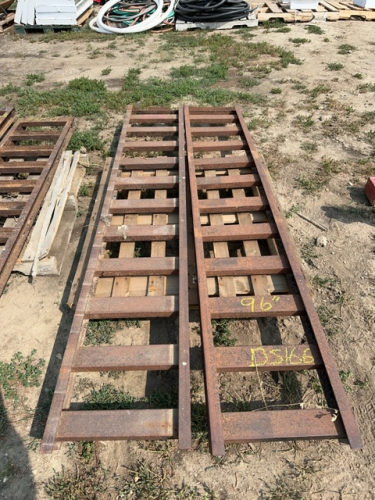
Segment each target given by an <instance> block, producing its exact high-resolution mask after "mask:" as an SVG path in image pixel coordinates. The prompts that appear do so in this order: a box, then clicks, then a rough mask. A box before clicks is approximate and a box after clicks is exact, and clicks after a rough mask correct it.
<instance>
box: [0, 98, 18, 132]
mask: <svg viewBox="0 0 375 500" xmlns="http://www.w3.org/2000/svg"><path fill="white" fill-rule="evenodd" d="M14 114H15V111H14V107H13V106H9V107H7V108H0V140H1V139H2V137H3V136H4V134H5V133H6V131H7V130H8V129H9V128H10V127H11V125H12V123H13V120H14Z"/></svg>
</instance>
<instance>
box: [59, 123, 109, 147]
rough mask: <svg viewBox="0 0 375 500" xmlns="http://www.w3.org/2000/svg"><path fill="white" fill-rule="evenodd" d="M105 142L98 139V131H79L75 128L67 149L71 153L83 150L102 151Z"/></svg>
mask: <svg viewBox="0 0 375 500" xmlns="http://www.w3.org/2000/svg"><path fill="white" fill-rule="evenodd" d="M104 146H105V142H104V141H103V140H102V139H100V137H99V130H98V129H96V128H95V129H90V130H83V131H81V130H79V129H78V128H76V129H75V130H74V133H73V135H72V138H71V139H70V143H69V146H68V147H69V149H71V150H72V151H79V150H80V149H81V148H85V149H86V151H94V150H96V151H103V150H104Z"/></svg>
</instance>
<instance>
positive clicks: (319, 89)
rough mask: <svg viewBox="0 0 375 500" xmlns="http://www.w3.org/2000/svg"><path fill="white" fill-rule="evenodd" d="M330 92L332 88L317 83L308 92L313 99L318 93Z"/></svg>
mask: <svg viewBox="0 0 375 500" xmlns="http://www.w3.org/2000/svg"><path fill="white" fill-rule="evenodd" d="M329 92H332V90H331V88H330V87H328V86H327V85H317V86H316V87H314V88H313V89H311V90H309V91H308V92H307V93H308V94H309V96H310V97H312V99H316V98H317V97H318V95H320V94H328V93H329Z"/></svg>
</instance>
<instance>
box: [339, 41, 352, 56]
mask: <svg viewBox="0 0 375 500" xmlns="http://www.w3.org/2000/svg"><path fill="white" fill-rule="evenodd" d="M353 50H357V47H355V46H354V45H350V44H349V43H342V44H341V45H339V50H338V53H339V54H350V53H351V52H353Z"/></svg>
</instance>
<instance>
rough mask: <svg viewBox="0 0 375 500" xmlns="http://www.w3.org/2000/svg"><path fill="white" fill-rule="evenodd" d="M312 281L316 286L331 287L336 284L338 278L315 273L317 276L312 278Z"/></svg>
mask: <svg viewBox="0 0 375 500" xmlns="http://www.w3.org/2000/svg"><path fill="white" fill-rule="evenodd" d="M310 282H311V284H312V285H314V286H316V287H321V288H330V287H331V286H333V285H335V284H336V282H337V280H336V279H335V278H322V277H321V276H319V275H318V274H315V276H312V277H311V278H310Z"/></svg>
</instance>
